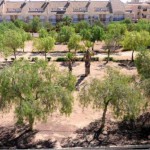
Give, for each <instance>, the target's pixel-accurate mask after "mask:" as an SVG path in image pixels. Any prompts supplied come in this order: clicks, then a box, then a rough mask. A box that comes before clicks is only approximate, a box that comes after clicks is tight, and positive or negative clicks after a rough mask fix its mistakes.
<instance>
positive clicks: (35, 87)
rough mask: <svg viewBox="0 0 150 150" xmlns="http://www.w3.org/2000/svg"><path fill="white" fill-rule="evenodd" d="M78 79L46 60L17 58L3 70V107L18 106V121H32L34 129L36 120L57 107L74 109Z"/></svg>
mask: <svg viewBox="0 0 150 150" xmlns="http://www.w3.org/2000/svg"><path fill="white" fill-rule="evenodd" d="M75 82H76V79H75V77H74V76H72V75H69V74H68V73H66V72H64V71H63V73H62V72H60V71H58V69H57V68H56V67H55V66H54V65H51V66H49V65H48V64H47V63H46V62H44V61H37V62H36V63H30V62H29V61H15V62H14V63H13V65H12V66H10V67H6V68H4V69H3V70H1V71H0V95H1V99H0V100H1V103H0V104H1V105H0V106H1V109H2V108H10V107H12V106H15V114H16V117H17V119H18V123H23V122H24V121H28V122H29V125H30V127H31V129H32V127H33V123H34V121H35V120H41V119H42V120H45V119H46V117H47V116H48V115H49V114H51V113H53V112H54V111H57V110H59V111H60V112H61V113H62V114H66V115H69V114H70V113H71V111H72V103H73V97H72V91H73V90H74V87H75ZM13 104H15V105H13Z"/></svg>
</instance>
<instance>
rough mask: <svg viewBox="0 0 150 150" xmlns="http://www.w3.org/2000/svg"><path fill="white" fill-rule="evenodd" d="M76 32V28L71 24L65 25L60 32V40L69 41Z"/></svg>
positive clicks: (62, 41)
mask: <svg viewBox="0 0 150 150" xmlns="http://www.w3.org/2000/svg"><path fill="white" fill-rule="evenodd" d="M74 33H75V29H74V28H73V27H69V26H63V27H62V28H61V30H60V32H59V34H58V41H59V42H61V43H68V42H69V39H70V37H71V36H72V35H73V34H74Z"/></svg>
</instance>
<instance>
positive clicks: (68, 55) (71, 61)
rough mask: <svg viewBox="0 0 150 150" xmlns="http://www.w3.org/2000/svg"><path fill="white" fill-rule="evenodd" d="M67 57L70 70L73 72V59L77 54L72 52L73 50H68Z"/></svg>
mask: <svg viewBox="0 0 150 150" xmlns="http://www.w3.org/2000/svg"><path fill="white" fill-rule="evenodd" d="M66 58H67V61H68V70H69V72H70V73H71V72H72V64H73V60H74V58H75V54H74V53H71V52H68V53H67V54H66Z"/></svg>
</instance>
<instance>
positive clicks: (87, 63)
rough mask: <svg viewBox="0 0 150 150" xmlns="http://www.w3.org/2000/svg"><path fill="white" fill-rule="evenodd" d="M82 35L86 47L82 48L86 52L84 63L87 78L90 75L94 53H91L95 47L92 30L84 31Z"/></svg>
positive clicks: (81, 32)
mask: <svg viewBox="0 0 150 150" xmlns="http://www.w3.org/2000/svg"><path fill="white" fill-rule="evenodd" d="M80 35H81V37H82V41H83V43H84V45H82V46H81V48H82V49H83V50H84V51H85V54H84V61H85V76H88V75H89V74H90V66H91V55H92V54H93V52H91V50H90V48H92V47H93V42H91V39H92V34H91V30H90V29H82V30H81V31H80Z"/></svg>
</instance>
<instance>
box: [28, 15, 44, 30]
mask: <svg viewBox="0 0 150 150" xmlns="http://www.w3.org/2000/svg"><path fill="white" fill-rule="evenodd" d="M29 25H30V27H31V32H35V33H37V32H38V30H39V29H40V27H41V23H40V19H39V17H34V18H33V19H32V20H31V21H30V22H29Z"/></svg>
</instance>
